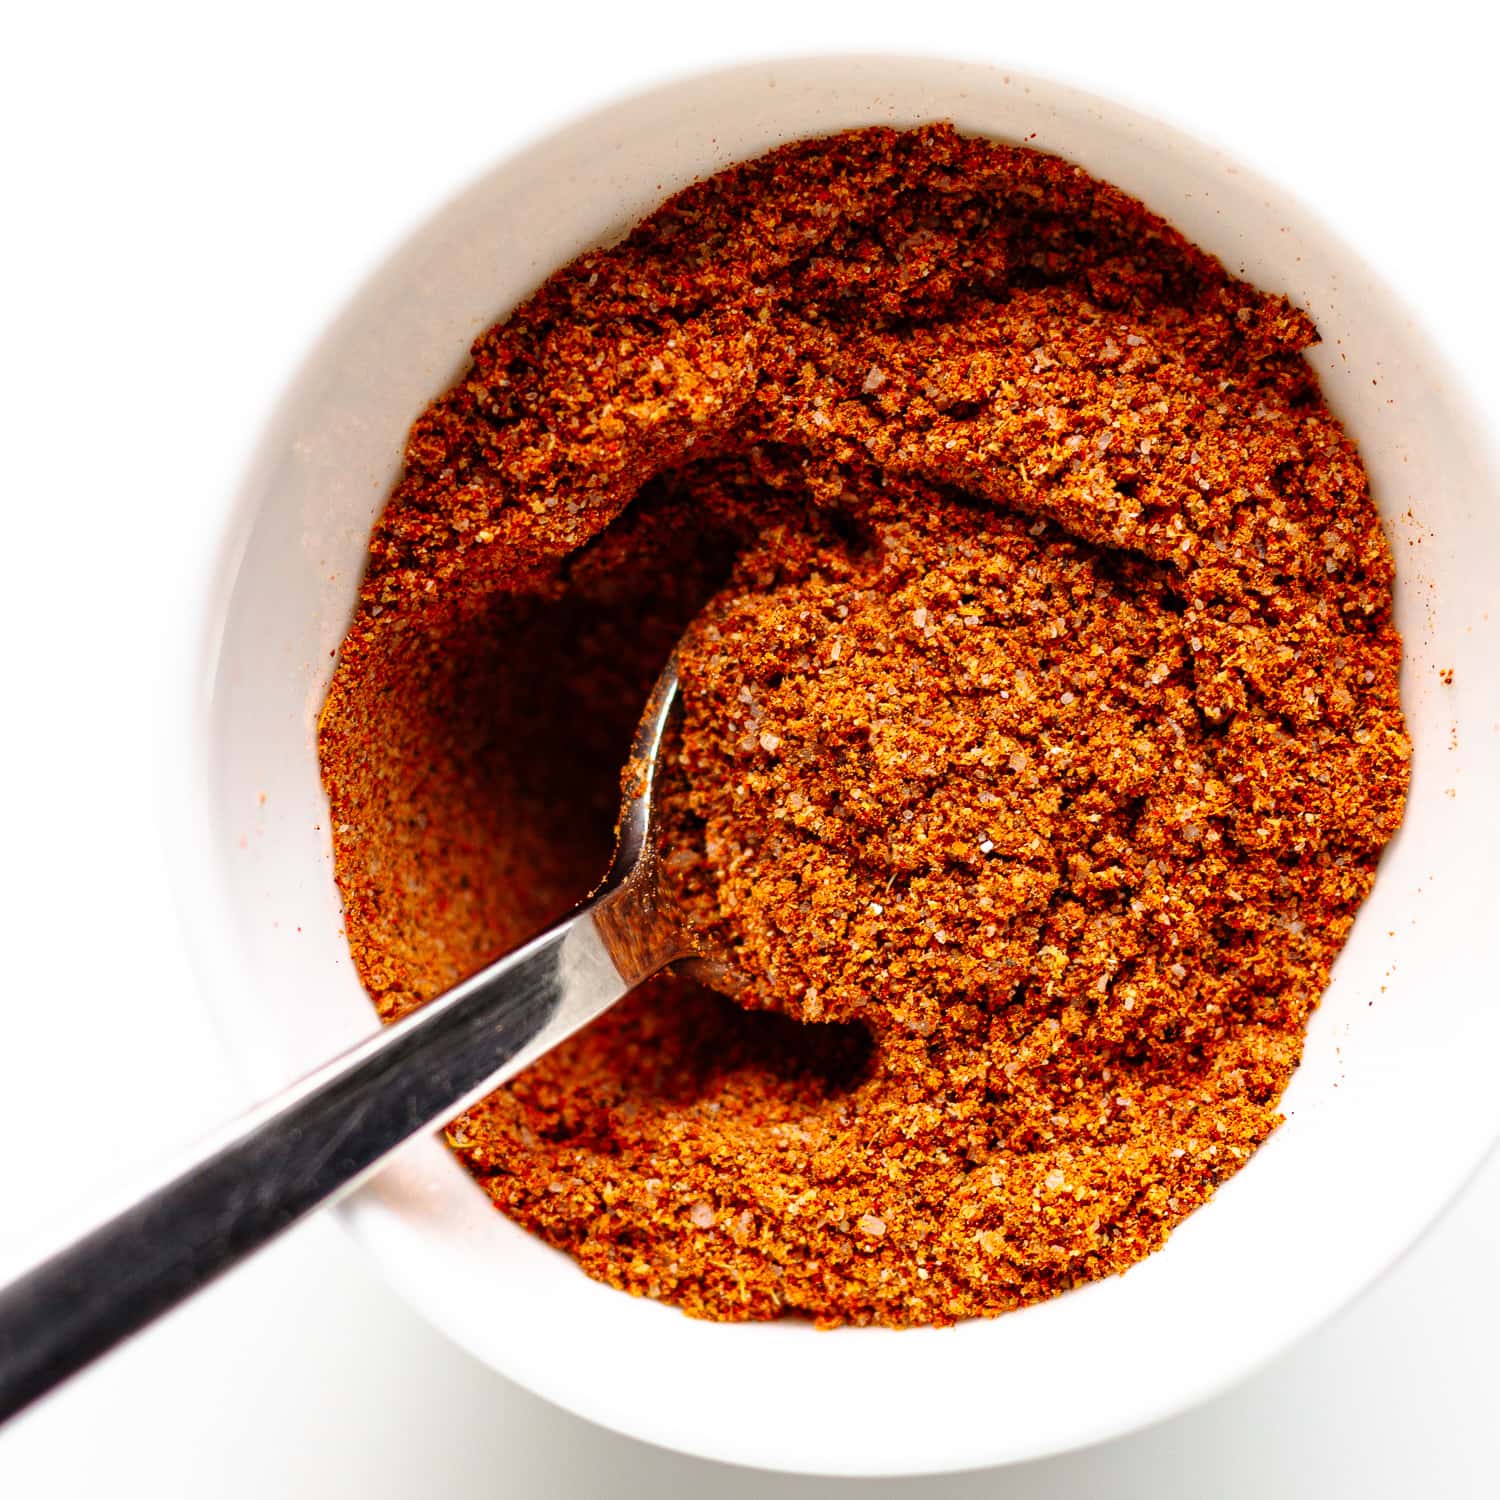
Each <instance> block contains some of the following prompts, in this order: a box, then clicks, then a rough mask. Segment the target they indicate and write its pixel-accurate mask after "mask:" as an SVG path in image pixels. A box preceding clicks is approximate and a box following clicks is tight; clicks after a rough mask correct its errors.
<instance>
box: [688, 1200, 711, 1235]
mask: <svg viewBox="0 0 1500 1500" xmlns="http://www.w3.org/2000/svg"><path fill="white" fill-rule="evenodd" d="M688 1218H690V1219H691V1220H692V1221H693V1223H694V1224H696V1225H697V1226H698V1228H699V1229H712V1228H713V1227H714V1210H713V1205H712V1204H710V1203H704V1202H702V1201H701V1200H700V1201H699V1202H697V1203H695V1204H694V1205H693V1206H692V1207H691V1208H690V1209H688Z"/></svg>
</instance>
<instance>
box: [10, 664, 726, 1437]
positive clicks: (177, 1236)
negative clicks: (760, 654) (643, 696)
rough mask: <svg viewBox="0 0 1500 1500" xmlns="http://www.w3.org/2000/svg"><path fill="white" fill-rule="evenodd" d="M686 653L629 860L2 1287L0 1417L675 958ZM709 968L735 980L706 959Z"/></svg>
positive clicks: (651, 740) (661, 714)
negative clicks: (670, 737)
mask: <svg viewBox="0 0 1500 1500" xmlns="http://www.w3.org/2000/svg"><path fill="white" fill-rule="evenodd" d="M676 701H677V659H676V657H675V655H674V656H673V658H672V659H671V660H670V661H669V662H668V663H667V665H666V667H665V668H663V670H662V674H661V676H660V677H658V678H657V680H656V684H655V686H654V687H653V688H652V690H651V696H650V698H649V699H648V700H647V703H646V708H645V711H644V713H643V714H642V715H641V720H640V724H639V726H638V727H637V729H636V734H635V742H634V744H633V746H632V747H631V754H630V760H629V762H628V764H627V768H626V775H625V787H624V796H623V800H622V802H621V805H620V821H619V825H618V827H617V829H616V843H615V855H614V861H613V863H612V864H611V865H610V868H609V873H608V874H607V875H606V876H605V878H604V881H603V883H602V884H601V885H600V886H599V888H598V890H597V891H596V892H595V893H594V894H593V895H592V896H591V897H590V898H589V899H588V900H587V901H585V902H584V903H583V905H582V906H580V907H578V909H577V910H576V911H574V912H573V913H572V914H571V915H570V916H568V917H565V918H564V919H563V920H562V921H561V922H559V923H558V924H557V925H556V926H555V927H552V928H550V929H549V930H548V931H546V932H544V933H542V934H541V936H540V937H535V938H533V939H532V940H531V941H530V942H529V943H527V944H526V945H525V946H524V947H522V948H518V949H517V950H516V951H515V952H514V953H509V954H507V955H506V956H505V957H504V958H501V959H498V960H497V961H496V962H495V963H492V964H491V965H490V966H489V967H488V968H486V969H482V970H481V971H480V972H479V973H477V974H475V975H474V976H473V977H472V978H471V979H467V980H465V981H464V982H463V983H462V984H460V985H457V986H456V987H455V988H453V989H451V990H449V991H448V992H447V993H446V994H444V995H440V996H438V998H437V999H435V1000H433V1001H431V1002H430V1003H429V1004H427V1005H425V1006H423V1007H422V1009H420V1010H418V1011H416V1012H414V1013H413V1014H412V1015H409V1016H407V1017H405V1018H404V1019H402V1020H400V1021H397V1022H396V1023H395V1024H394V1025H392V1026H388V1027H386V1028H384V1029H383V1030H382V1031H380V1032H379V1033H377V1034H376V1035H374V1036H372V1037H370V1038H369V1039H368V1040H367V1041H364V1042H361V1043H360V1044H359V1046H357V1047H354V1048H352V1049H351V1050H350V1051H348V1052H346V1053H344V1054H343V1055H342V1056H341V1057H337V1058H335V1059H334V1060H333V1061H332V1062H329V1063H326V1064H324V1066H323V1067H321V1068H319V1069H318V1070H317V1071H316V1072H314V1073H310V1074H309V1075H308V1076H307V1077H305V1078H303V1079H302V1080H300V1081H299V1082H297V1083H294V1084H292V1085H291V1087H290V1088H288V1089H286V1090H284V1091H283V1092H282V1093H281V1094H279V1095H277V1096H276V1097H275V1098H273V1099H270V1100H268V1101H267V1102H266V1103H264V1104H262V1105H260V1106H259V1107H258V1108H256V1109H253V1110H251V1111H250V1112H249V1113H248V1114H246V1115H243V1116H242V1117H241V1118H240V1119H238V1120H237V1121H235V1122H233V1123H232V1124H230V1125H229V1126H227V1127H226V1128H225V1129H224V1130H222V1131H220V1132H219V1133H218V1134H217V1135H216V1136H214V1137H212V1138H211V1139H210V1140H208V1141H206V1142H205V1143H204V1144H203V1145H202V1146H201V1147H200V1148H199V1150H198V1151H197V1152H196V1153H195V1154H194V1155H193V1156H192V1157H190V1158H189V1160H188V1161H187V1162H186V1163H185V1164H183V1165H182V1166H180V1167H179V1168H178V1169H177V1170H176V1171H175V1172H174V1173H172V1174H171V1175H169V1176H168V1177H167V1178H166V1179H165V1180H164V1181H163V1182H162V1183H161V1184H160V1185H159V1186H157V1187H155V1188H153V1189H152V1190H150V1191H149V1192H147V1193H146V1194H145V1196H143V1197H142V1198H140V1199H139V1201H137V1202H136V1203H135V1204H134V1205H133V1206H131V1207H129V1208H127V1209H125V1210H124V1211H123V1212H121V1213H118V1214H116V1215H115V1216H114V1217H113V1218H111V1219H109V1220H107V1221H106V1222H105V1223H103V1224H101V1225H99V1227H98V1228H96V1229H93V1230H91V1231H90V1232H88V1233H87V1234H85V1235H84V1236H83V1237H82V1238H81V1239H78V1240H76V1241H74V1242H73V1243H72V1244H70V1245H68V1246H66V1247H65V1248H63V1249H60V1250H58V1251H57V1252H56V1253H55V1254H53V1255H51V1256H50V1257H48V1258H47V1259H45V1260H43V1261H41V1262H40V1263H39V1264H37V1265H36V1266H35V1267H34V1268H32V1269H31V1270H29V1271H26V1272H25V1273H23V1274H22V1275H21V1276H20V1277H19V1278H18V1279H17V1280H15V1281H12V1282H11V1283H10V1284H9V1285H8V1286H6V1287H4V1288H3V1289H0V1421H4V1420H6V1419H7V1418H8V1417H10V1416H13V1415H14V1414H15V1413H16V1412H18V1411H19V1410H20V1409H21V1408H22V1407H24V1406H26V1405H27V1404H28V1403H29V1402H31V1401H33V1400H35V1399H36V1398H37V1397H38V1396H40V1395H42V1394H43V1393H45V1392H46V1391H48V1390H50V1389H51V1388H52V1387H53V1386H55V1385H57V1384H58V1383H59V1382H61V1381H62V1380H65V1379H66V1378H67V1377H68V1376H69V1375H71V1374H73V1373H74V1372H75V1371H77V1370H79V1369H80V1368H82V1366H84V1365H85V1364H87V1363H89V1361H91V1360H93V1359H95V1358H97V1357H98V1356H99V1355H101V1354H103V1353H104V1352H105V1351H106V1350H108V1349H110V1348H111V1347H113V1346H114V1345H115V1344H117V1343H119V1342H120V1340H121V1339H124V1338H126V1337H128V1336H129V1335H130V1334H132V1333H134V1332H136V1331H137V1330H138V1329H140V1328H142V1327H143V1326H144V1325H145V1324H147V1323H149V1322H151V1321H152V1319H154V1318H156V1317H158V1316H159V1315H160V1314H161V1313H164V1312H166V1311H167V1309H168V1308H170V1307H173V1306H174V1305H175V1304H177V1303H178V1302H181V1301H182V1300H183V1299H184V1298H186V1297H188V1296H190V1295H191V1294H192V1293H193V1292H195V1291H197V1290H198V1288H199V1287H201V1286H203V1285H205V1284H206V1283H207V1282H209V1281H211V1280H212V1279H213V1278H214V1277H215V1276H217V1275H219V1274H220V1272H222V1271H226V1270H228V1269H229V1268H230V1267H231V1266H233V1265H234V1264H236V1263H237V1262H238V1261H240V1260H242V1259H244V1257H245V1256H247V1255H249V1254H250V1253H251V1252H252V1251H254V1250H258V1249H259V1248H260V1247H261V1246H262V1245H264V1244H265V1243H266V1242H267V1241H268V1240H271V1239H273V1238H275V1236H276V1235H278V1234H280V1233H281V1231H282V1230H284V1229H287V1228H289V1227H290V1226H291V1225H292V1224H295V1223H296V1222H297V1221H298V1220H299V1219H301V1218H302V1217H303V1216H304V1215H305V1214H307V1213H310V1212H311V1211H312V1210H313V1209H315V1208H317V1207H319V1205H321V1204H323V1203H326V1202H328V1201H329V1200H330V1199H331V1198H334V1197H336V1196H337V1195H339V1194H341V1193H343V1192H346V1191H347V1190H348V1189H350V1188H351V1187H353V1186H354V1185H355V1184H356V1183H358V1182H359V1181H361V1180H362V1179H363V1178H365V1177H366V1176H367V1175H369V1173H370V1172H371V1171H372V1170H373V1169H374V1168H375V1167H376V1166H378V1165H379V1163H380V1162H381V1161H382V1160H383V1159H384V1158H385V1157H386V1156H388V1155H389V1154H390V1153H391V1152H392V1151H394V1150H395V1149H396V1147H398V1146H399V1145H401V1144H402V1143H403V1142H404V1141H407V1140H409V1139H410V1138H411V1137H412V1136H414V1135H418V1134H420V1133H421V1132H422V1131H425V1130H430V1129H431V1128H432V1127H433V1126H435V1125H437V1124H439V1123H441V1122H442V1121H444V1120H447V1119H450V1118H452V1116H454V1115H456V1114H458V1113H460V1112H461V1111H463V1110H464V1109H466V1108H468V1106H469V1105H471V1104H473V1103H475V1102H476V1101H477V1100H479V1099H481V1098H483V1097H484V1095H486V1094H487V1093H489V1092H490V1091H491V1090H492V1089H494V1088H496V1087H498V1086H499V1085H500V1084H502V1083H504V1082H505V1081H506V1079H508V1078H512V1077H514V1076H515V1075H516V1074H517V1073H519V1072H520V1071H521V1070H522V1069H523V1068H524V1067H526V1065H527V1064H528V1063H530V1062H532V1061H533V1060H534V1059H535V1058H537V1057H539V1056H541V1054H542V1053H544V1052H546V1051H548V1050H549V1049H550V1048H552V1047H555V1046H556V1045H557V1044H558V1043H559V1042H561V1041H562V1040H564V1038H566V1037H568V1036H570V1035H572V1033H573V1032H575V1031H577V1030H578V1028H579V1027H581V1026H583V1025H585V1024H587V1023H588V1022H589V1021H591V1020H592V1019H593V1018H594V1017H595V1016H597V1015H599V1014H600V1013H601V1012H602V1011H605V1010H607V1009H608V1008H609V1007H610V1006H611V1005H613V1004H614V1003H615V1001H617V1000H619V999H620V998H621V997H622V996H624V995H626V994H628V993H629V992H630V991H631V990H632V989H634V988H635V986H636V985H638V984H640V983H641V982H642V980H645V979H648V978H650V976H651V975H653V974H655V973H657V972H658V970H660V969H663V968H665V967H666V966H667V965H668V964H670V963H672V962H673V961H675V960H689V959H691V960H693V961H694V962H695V963H696V964H697V965H698V966H699V967H703V966H704V965H705V962H706V961H705V960H704V959H702V958H701V957H700V956H698V955H696V954H695V950H694V946H693V944H692V942H691V940H690V938H689V937H688V936H687V934H685V933H684V932H683V930H682V929H681V928H680V927H679V926H678V925H677V923H676V922H675V921H674V920H673V918H672V916H671V915H670V914H669V913H667V912H665V911H663V910H662V907H661V905H660V903H659V901H658V892H657V857H656V830H655V829H654V828H653V826H652V819H653V812H654V807H653V797H654V794H655V791H656V787H657V776H656V771H657V759H658V755H659V753H660V750H661V745H662V737H663V734H664V732H665V730H666V726H667V720H668V718H669V717H670V715H671V712H672V709H673V706H674V705H675V703H676ZM707 967H708V969H709V973H710V977H716V978H718V979H719V980H720V981H722V980H723V979H725V978H727V977H728V976H727V974H726V973H725V971H723V970H722V969H721V968H720V967H719V966H718V965H717V964H714V963H712V962H708V963H707Z"/></svg>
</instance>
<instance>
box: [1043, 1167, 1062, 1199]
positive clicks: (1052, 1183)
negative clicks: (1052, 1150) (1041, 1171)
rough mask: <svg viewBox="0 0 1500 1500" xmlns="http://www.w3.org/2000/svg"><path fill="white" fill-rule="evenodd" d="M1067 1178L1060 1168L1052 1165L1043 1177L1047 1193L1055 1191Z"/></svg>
mask: <svg viewBox="0 0 1500 1500" xmlns="http://www.w3.org/2000/svg"><path fill="white" fill-rule="evenodd" d="M1067 1180H1068V1179H1067V1177H1066V1176H1065V1175H1064V1174H1063V1172H1062V1171H1061V1169H1060V1168H1058V1167H1053V1169H1052V1170H1051V1171H1050V1172H1048V1173H1047V1175H1046V1177H1045V1178H1044V1179H1043V1185H1044V1186H1045V1187H1046V1189H1047V1191H1048V1192H1049V1193H1055V1192H1056V1191H1057V1190H1058V1188H1060V1187H1061V1186H1062V1185H1063V1183H1065V1182H1066V1181H1067Z"/></svg>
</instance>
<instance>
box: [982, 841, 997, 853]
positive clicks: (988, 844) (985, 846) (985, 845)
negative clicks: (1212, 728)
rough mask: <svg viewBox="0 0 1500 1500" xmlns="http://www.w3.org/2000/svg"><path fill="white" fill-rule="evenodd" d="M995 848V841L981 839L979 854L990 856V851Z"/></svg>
mask: <svg viewBox="0 0 1500 1500" xmlns="http://www.w3.org/2000/svg"><path fill="white" fill-rule="evenodd" d="M994 847H995V841H994V839H980V841H979V852H980V853H981V854H988V853H989V852H990V850H991V849H993V848H994Z"/></svg>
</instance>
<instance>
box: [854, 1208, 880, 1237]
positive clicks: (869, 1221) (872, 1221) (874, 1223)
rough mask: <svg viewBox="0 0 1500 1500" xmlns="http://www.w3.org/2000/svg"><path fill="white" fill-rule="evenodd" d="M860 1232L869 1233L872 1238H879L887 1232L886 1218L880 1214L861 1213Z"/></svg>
mask: <svg viewBox="0 0 1500 1500" xmlns="http://www.w3.org/2000/svg"><path fill="white" fill-rule="evenodd" d="M859 1232H860V1233H861V1234H867V1235H869V1236H870V1238H871V1239H872V1240H878V1239H879V1238H880V1236H881V1235H883V1234H884V1233H885V1220H884V1219H882V1218H881V1217H880V1215H879V1214H861V1215H860V1216H859Z"/></svg>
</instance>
